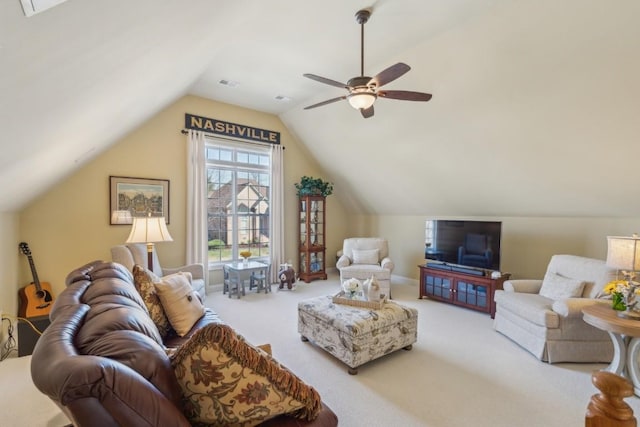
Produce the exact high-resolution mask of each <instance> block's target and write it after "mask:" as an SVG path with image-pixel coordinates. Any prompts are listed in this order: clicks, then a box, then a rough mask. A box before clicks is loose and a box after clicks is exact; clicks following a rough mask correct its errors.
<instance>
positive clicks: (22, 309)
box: [18, 242, 53, 317]
mask: <svg viewBox="0 0 640 427" xmlns="http://www.w3.org/2000/svg"><path fill="white" fill-rule="evenodd" d="M20 250H21V251H22V253H23V254H25V255H26V256H27V258H29V267H30V268H31V275H32V276H33V282H32V283H30V284H28V285H27V286H24V287H22V288H20V290H19V291H18V296H19V297H20V305H19V306H18V316H20V317H36V316H46V315H48V314H49V312H50V311H51V305H52V304H53V294H52V293H51V285H50V284H49V283H47V282H42V283H40V280H39V279H38V273H37V272H36V266H35V264H34V262H33V257H32V256H31V250H30V249H29V245H27V244H26V243H25V242H21V243H20Z"/></svg>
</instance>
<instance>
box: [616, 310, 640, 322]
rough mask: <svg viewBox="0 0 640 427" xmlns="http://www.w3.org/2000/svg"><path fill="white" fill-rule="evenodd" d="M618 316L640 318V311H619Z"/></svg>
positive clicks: (632, 318) (630, 318)
mask: <svg viewBox="0 0 640 427" xmlns="http://www.w3.org/2000/svg"><path fill="white" fill-rule="evenodd" d="M618 317H622V318H623V319H629V320H640V312H637V311H635V310H625V311H619V312H618Z"/></svg>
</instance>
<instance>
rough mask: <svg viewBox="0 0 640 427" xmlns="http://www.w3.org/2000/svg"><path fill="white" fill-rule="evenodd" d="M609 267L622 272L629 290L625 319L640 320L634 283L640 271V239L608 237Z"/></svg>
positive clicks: (635, 236) (626, 295)
mask: <svg viewBox="0 0 640 427" xmlns="http://www.w3.org/2000/svg"><path fill="white" fill-rule="evenodd" d="M607 266H609V267H612V268H615V269H618V270H620V271H622V274H623V275H624V279H625V281H626V286H627V290H626V291H625V292H624V295H625V298H624V303H625V305H626V306H627V310H626V312H625V313H624V317H633V318H635V319H640V313H637V312H635V311H634V310H633V309H634V308H635V306H636V305H637V302H636V288H637V286H638V284H637V283H636V282H634V279H635V276H636V273H637V272H638V271H640V237H638V235H637V234H634V235H633V236H631V237H619V236H607Z"/></svg>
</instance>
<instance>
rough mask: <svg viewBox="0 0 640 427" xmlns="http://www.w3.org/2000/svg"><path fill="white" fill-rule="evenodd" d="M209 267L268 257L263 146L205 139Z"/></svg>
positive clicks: (267, 172) (267, 160)
mask: <svg viewBox="0 0 640 427" xmlns="http://www.w3.org/2000/svg"><path fill="white" fill-rule="evenodd" d="M206 162H207V193H208V196H207V197H208V200H207V224H208V227H207V228H208V240H209V263H222V262H228V261H232V260H237V259H238V258H239V253H240V252H242V251H245V250H248V251H250V252H251V257H252V258H254V257H268V256H269V247H270V232H269V212H270V209H269V194H270V193H269V192H270V189H271V157H270V151H269V149H268V148H267V147H265V148H262V147H260V146H258V145H253V144H239V143H233V142H228V141H224V140H218V139H213V138H210V139H207V144H206Z"/></svg>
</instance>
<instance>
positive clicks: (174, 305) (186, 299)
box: [154, 273, 205, 337]
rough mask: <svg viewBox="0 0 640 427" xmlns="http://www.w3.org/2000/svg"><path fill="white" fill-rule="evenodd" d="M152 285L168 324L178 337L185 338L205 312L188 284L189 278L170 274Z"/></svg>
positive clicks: (184, 275) (195, 293)
mask: <svg viewBox="0 0 640 427" xmlns="http://www.w3.org/2000/svg"><path fill="white" fill-rule="evenodd" d="M154 285H155V287H156V291H157V292H158V296H159V297H160V301H161V302H162V307H163V308H164V311H165V313H166V314H167V318H168V319H169V323H171V326H173V329H174V330H175V331H176V333H177V334H178V335H180V336H181V337H183V336H185V335H186V334H187V333H188V332H189V331H190V330H191V328H192V327H193V325H194V324H195V323H196V322H197V321H198V319H200V318H201V317H202V316H203V315H204V312H205V308H204V305H202V302H201V301H200V298H198V293H197V292H196V291H195V290H194V289H193V288H192V287H191V284H190V283H189V276H188V275H187V274H185V273H176V274H170V275H168V276H164V277H163V278H162V279H160V281H159V282H157V283H154Z"/></svg>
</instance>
